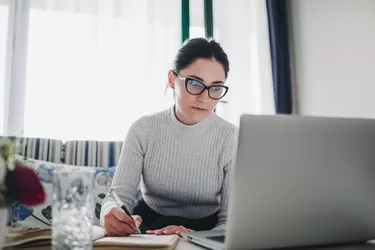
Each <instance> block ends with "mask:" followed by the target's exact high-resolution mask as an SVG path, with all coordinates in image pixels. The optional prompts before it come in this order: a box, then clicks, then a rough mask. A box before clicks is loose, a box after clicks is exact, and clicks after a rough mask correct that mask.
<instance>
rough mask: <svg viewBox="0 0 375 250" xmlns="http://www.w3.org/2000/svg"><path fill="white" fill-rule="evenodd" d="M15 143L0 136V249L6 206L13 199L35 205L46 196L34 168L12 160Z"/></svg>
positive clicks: (41, 201)
mask: <svg viewBox="0 0 375 250" xmlns="http://www.w3.org/2000/svg"><path fill="white" fill-rule="evenodd" d="M15 145H16V139H15V138H10V137H0V249H1V248H2V245H3V242H4V239H5V237H6V235H7V223H8V212H7V208H8V206H9V205H10V204H12V203H13V202H15V201H17V202H19V203H22V204H25V205H27V206H36V205H39V204H42V203H43V202H44V200H45V196H46V195H45V191H44V189H43V186H42V183H41V181H40V180H39V177H38V175H37V174H36V172H35V170H34V169H33V168H32V167H31V166H28V165H27V164H26V163H25V162H21V161H17V160H14V158H13V152H14V148H15Z"/></svg>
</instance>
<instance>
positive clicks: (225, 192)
mask: <svg viewBox="0 0 375 250" xmlns="http://www.w3.org/2000/svg"><path fill="white" fill-rule="evenodd" d="M237 133H238V131H237V130H235V133H233V134H231V135H230V138H228V140H227V144H226V148H225V150H224V159H225V161H224V168H223V171H224V181H223V187H222V191H221V201H220V212H219V215H218V223H217V224H216V227H215V228H214V230H222V229H225V226H226V222H227V216H228V203H229V194H230V187H231V183H232V172H233V168H234V167H235V166H234V165H235V159H236V151H237V150H236V149H237V138H238V137H237Z"/></svg>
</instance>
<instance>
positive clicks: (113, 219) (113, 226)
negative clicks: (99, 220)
mask: <svg viewBox="0 0 375 250" xmlns="http://www.w3.org/2000/svg"><path fill="white" fill-rule="evenodd" d="M141 224H142V218H141V217H140V216H138V215H135V216H132V217H129V216H128V215H127V214H126V213H125V211H124V210H122V209H121V208H118V207H114V208H112V209H111V211H109V213H108V214H107V215H106V216H105V217H104V229H105V231H106V234H107V236H129V235H130V234H134V233H135V232H136V230H137V228H138V227H139V226H140V225H141Z"/></svg>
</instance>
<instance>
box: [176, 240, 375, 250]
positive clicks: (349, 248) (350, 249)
mask: <svg viewBox="0 0 375 250" xmlns="http://www.w3.org/2000/svg"><path fill="white" fill-rule="evenodd" d="M203 249H207V248H204V247H200V246H199V245H197V244H194V243H192V242H190V241H188V240H185V239H180V241H179V242H178V244H177V246H176V248H175V250H203ZM308 249H309V250H375V240H373V241H369V242H368V244H363V245H362V244H361V245H344V246H330V247H314V248H308Z"/></svg>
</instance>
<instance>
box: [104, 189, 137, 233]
mask: <svg viewBox="0 0 375 250" xmlns="http://www.w3.org/2000/svg"><path fill="white" fill-rule="evenodd" d="M109 194H110V195H112V197H113V199H115V201H116V203H117V206H119V207H120V208H121V209H122V210H124V211H125V213H126V214H127V215H128V216H129V217H130V218H132V216H131V214H130V213H129V211H128V210H127V209H126V207H125V204H124V203H123V202H122V201H121V199H120V197H118V195H117V194H116V192H115V191H114V190H113V188H111V189H110V191H109ZM137 232H138V233H139V234H142V233H141V230H139V228H137Z"/></svg>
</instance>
